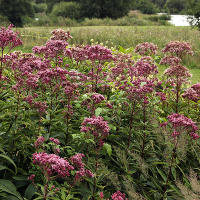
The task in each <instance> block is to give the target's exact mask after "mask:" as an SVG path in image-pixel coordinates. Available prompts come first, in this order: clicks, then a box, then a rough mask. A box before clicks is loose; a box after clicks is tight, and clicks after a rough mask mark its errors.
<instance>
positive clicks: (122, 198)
mask: <svg viewBox="0 0 200 200" xmlns="http://www.w3.org/2000/svg"><path fill="white" fill-rule="evenodd" d="M111 198H112V200H128V199H127V198H126V195H125V194H124V193H121V192H120V191H119V190H118V191H117V192H115V193H114V194H112V196H111Z"/></svg>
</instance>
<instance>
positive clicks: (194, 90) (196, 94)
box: [182, 83, 200, 102]
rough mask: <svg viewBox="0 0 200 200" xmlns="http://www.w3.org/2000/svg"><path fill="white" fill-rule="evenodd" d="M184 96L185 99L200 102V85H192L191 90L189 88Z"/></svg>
mask: <svg viewBox="0 0 200 200" xmlns="http://www.w3.org/2000/svg"><path fill="white" fill-rule="evenodd" d="M182 96H183V98H187V99H189V100H192V101H194V102H197V101H199V100H200V83H197V84H194V85H192V86H191V88H188V89H187V90H186V91H185V92H184V94H183V95H182Z"/></svg>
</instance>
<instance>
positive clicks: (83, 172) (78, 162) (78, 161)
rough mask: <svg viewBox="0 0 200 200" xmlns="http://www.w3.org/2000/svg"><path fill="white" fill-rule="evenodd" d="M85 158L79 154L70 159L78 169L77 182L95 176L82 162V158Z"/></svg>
mask: <svg viewBox="0 0 200 200" xmlns="http://www.w3.org/2000/svg"><path fill="white" fill-rule="evenodd" d="M83 157H85V155H84V154H82V153H77V154H76V155H74V156H72V157H71V158H70V160H71V162H72V164H73V165H74V166H75V168H77V171H76V174H75V181H80V180H81V178H82V177H85V176H87V177H93V176H94V174H93V173H92V172H91V171H90V170H88V169H85V163H83V162H82V158H83Z"/></svg>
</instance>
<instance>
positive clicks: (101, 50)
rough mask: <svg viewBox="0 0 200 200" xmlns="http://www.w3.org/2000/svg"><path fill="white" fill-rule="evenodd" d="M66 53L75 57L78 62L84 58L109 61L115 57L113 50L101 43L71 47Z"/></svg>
mask: <svg viewBox="0 0 200 200" xmlns="http://www.w3.org/2000/svg"><path fill="white" fill-rule="evenodd" d="M65 55H66V56H68V57H70V58H73V59H75V60H76V61H77V62H79V61H84V60H91V61H95V60H98V61H107V60H112V59H113V56H112V51H111V50H110V49H108V48H106V47H104V46H101V45H92V46H90V45H86V46H77V47H73V48H69V49H67V50H66V51H65Z"/></svg>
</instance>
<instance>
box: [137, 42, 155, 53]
mask: <svg viewBox="0 0 200 200" xmlns="http://www.w3.org/2000/svg"><path fill="white" fill-rule="evenodd" d="M157 50H158V46H157V45H155V44H153V43H151V42H144V43H141V44H138V45H137V46H136V47H135V53H139V54H140V55H141V56H144V55H155V54H156V53H157Z"/></svg>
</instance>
